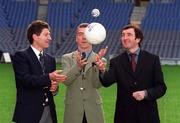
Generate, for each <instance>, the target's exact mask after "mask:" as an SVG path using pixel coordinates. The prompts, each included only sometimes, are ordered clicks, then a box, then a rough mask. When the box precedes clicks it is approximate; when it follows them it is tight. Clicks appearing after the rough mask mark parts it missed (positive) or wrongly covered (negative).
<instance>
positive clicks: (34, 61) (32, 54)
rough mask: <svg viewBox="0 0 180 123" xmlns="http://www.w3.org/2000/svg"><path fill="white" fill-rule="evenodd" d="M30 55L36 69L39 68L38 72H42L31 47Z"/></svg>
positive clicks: (29, 49)
mask: <svg viewBox="0 0 180 123" xmlns="http://www.w3.org/2000/svg"><path fill="white" fill-rule="evenodd" d="M28 54H29V56H30V57H31V61H32V63H34V64H35V65H36V67H38V70H41V72H42V68H41V64H40V62H39V60H38V58H37V56H36V54H35V53H34V51H33V50H32V48H31V47H29V48H28Z"/></svg>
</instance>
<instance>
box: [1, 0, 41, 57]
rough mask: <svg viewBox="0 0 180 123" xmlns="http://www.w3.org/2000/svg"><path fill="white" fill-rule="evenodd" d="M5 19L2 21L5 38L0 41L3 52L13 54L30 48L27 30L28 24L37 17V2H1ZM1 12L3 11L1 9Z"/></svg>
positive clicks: (18, 0)
mask: <svg viewBox="0 0 180 123" xmlns="http://www.w3.org/2000/svg"><path fill="white" fill-rule="evenodd" d="M0 5H1V6H2V7H1V8H2V11H3V12H4V13H2V12H0V15H1V16H2V17H4V20H3V21H2V18H1V19H0V22H1V21H2V22H1V23H0V25H1V28H0V32H3V31H6V32H4V33H1V34H2V35H3V36H2V37H1V38H2V39H0V41H1V42H3V43H1V46H0V48H2V51H3V52H9V53H10V54H13V53H14V52H16V51H17V50H21V49H23V48H25V47H27V46H28V41H27V39H26V28H27V26H28V24H29V23H30V22H31V21H32V20H35V19H36V17H37V7H38V4H37V1H36V0H2V1H1V2H0ZM0 10H1V9H0Z"/></svg>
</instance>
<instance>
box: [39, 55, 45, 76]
mask: <svg viewBox="0 0 180 123" xmlns="http://www.w3.org/2000/svg"><path fill="white" fill-rule="evenodd" d="M39 61H40V64H41V68H42V71H43V74H45V65H44V55H43V54H42V52H40V53H39Z"/></svg>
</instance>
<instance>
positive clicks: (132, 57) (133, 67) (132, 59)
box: [130, 54, 136, 72]
mask: <svg viewBox="0 0 180 123" xmlns="http://www.w3.org/2000/svg"><path fill="white" fill-rule="evenodd" d="M130 56H131V67H132V70H133V72H135V70H136V60H135V58H136V54H130Z"/></svg>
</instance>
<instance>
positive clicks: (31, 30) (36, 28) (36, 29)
mask: <svg viewBox="0 0 180 123" xmlns="http://www.w3.org/2000/svg"><path fill="white" fill-rule="evenodd" d="M45 28H47V29H49V30H50V27H49V24H48V23H47V22H45V21H42V20H35V21H33V22H32V23H31V24H30V25H29V26H28V29H27V38H28V40H29V43H30V44H32V43H33V37H32V36H33V34H36V35H40V34H41V32H42V30H43V29H45Z"/></svg>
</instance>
